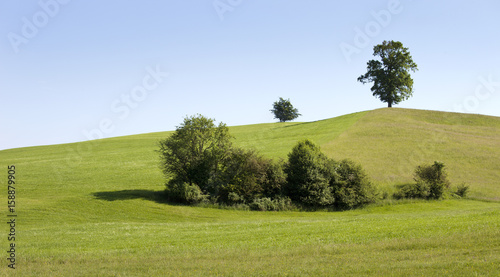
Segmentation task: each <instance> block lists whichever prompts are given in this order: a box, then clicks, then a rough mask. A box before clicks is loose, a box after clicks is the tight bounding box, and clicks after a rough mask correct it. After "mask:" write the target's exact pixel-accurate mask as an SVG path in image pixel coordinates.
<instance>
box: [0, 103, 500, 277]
mask: <svg viewBox="0 0 500 277" xmlns="http://www.w3.org/2000/svg"><path fill="white" fill-rule="evenodd" d="M218 120H223V119H218ZM230 132H231V134H233V135H234V137H235V140H234V143H235V144H237V145H239V146H243V147H248V148H254V149H256V150H258V151H259V152H260V153H262V154H263V155H265V156H267V157H272V158H276V159H278V158H286V154H287V153H288V152H289V151H290V150H291V148H292V147H293V145H294V144H295V143H296V142H297V141H298V140H300V139H303V138H308V139H311V140H313V141H315V142H316V143H317V144H319V145H320V146H321V147H322V150H323V151H324V152H325V153H326V154H327V155H328V156H330V157H332V158H335V159H343V158H351V159H353V160H355V161H357V162H359V163H361V164H362V165H363V167H364V168H365V169H366V171H367V172H368V174H369V175H370V176H371V177H372V179H373V181H374V183H375V184H376V185H377V186H378V187H379V188H380V189H381V190H382V191H384V192H387V193H391V192H392V191H393V190H394V185H397V184H403V183H407V182H410V181H411V180H412V172H413V170H414V168H415V166H417V165H418V164H421V163H432V162H433V161H434V160H439V161H442V162H444V163H445V164H446V165H447V168H448V172H449V175H450V180H451V181H452V183H453V184H455V185H458V184H460V183H462V182H464V183H466V184H468V185H469V186H470V188H471V191H470V198H469V199H447V200H441V201H417V200H403V201H395V200H391V199H386V200H381V201H380V202H379V203H377V204H373V205H370V206H367V207H364V208H362V209H358V210H352V211H344V212H328V211H316V212H305V211H289V212H253V211H243V210H234V209H229V208H228V209H218V208H211V207H189V206H183V205H176V204H172V203H167V202H165V201H164V198H163V196H162V191H163V189H164V183H165V180H164V178H163V176H162V174H161V171H160V170H159V167H158V163H159V159H158V154H157V153H156V152H155V149H156V148H157V141H158V140H159V139H162V138H165V137H166V136H168V135H169V132H162V133H151V134H142V135H134V136H126V137H116V138H109V139H103V140H96V141H87V142H81V143H73V144H63V145H51V146H39V147H28V148H19V149H10V150H3V151H0V161H1V162H0V164H1V165H2V167H3V168H4V170H2V172H0V184H1V185H2V186H3V187H6V186H7V166H8V165H15V166H16V175H15V176H16V200H17V201H16V213H17V216H18V217H17V226H16V253H17V255H16V269H15V270H12V269H10V268H8V267H7V265H8V261H7V260H6V258H7V253H6V251H7V250H8V243H9V242H8V241H7V235H5V236H4V239H3V242H2V243H1V244H0V246H1V248H3V249H4V251H3V253H4V255H5V258H2V263H1V268H0V274H1V275H3V276H146V275H148V276H149V275H153V276H155V275H163V276H210V275H215V276H217V275H219V276H262V275H271V276H272V275H274V276H304V275H309V276H318V275H319V276H332V275H335V276H337V275H338V276H358V275H374V276H380V275H383V276H443V275H453V276H498V275H499V274H500V267H499V266H498V264H500V202H499V201H500V163H499V162H498V161H499V160H498V157H500V118H497V117H488V116H480V115H466V114H454V113H442V112H433V111H421V110H406V109H394V108H392V109H380V110H373V111H366V112H360V113H355V114H350V115H345V116H341V117H337V118H332V119H328V120H322V121H317V122H308V123H300V122H291V123H272V124H256V125H248V126H236V127H230ZM4 197H5V202H4V203H5V204H4V205H5V208H2V216H3V217H4V218H6V214H7V209H6V208H7V205H6V201H7V193H5V194H4ZM5 225H6V224H5ZM3 230H4V231H3V233H4V234H6V233H7V232H8V226H4V227H3Z"/></svg>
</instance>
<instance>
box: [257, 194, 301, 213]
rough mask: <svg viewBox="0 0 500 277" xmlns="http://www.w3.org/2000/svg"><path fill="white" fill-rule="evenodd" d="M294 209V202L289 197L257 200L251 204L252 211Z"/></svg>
mask: <svg viewBox="0 0 500 277" xmlns="http://www.w3.org/2000/svg"><path fill="white" fill-rule="evenodd" d="M292 208H293V205H292V200H291V199H290V198H288V197H282V198H276V199H273V200H271V198H269V197H264V198H257V199H255V200H254V201H253V202H252V203H251V204H250V209H251V210H254V211H286V210H290V209H292Z"/></svg>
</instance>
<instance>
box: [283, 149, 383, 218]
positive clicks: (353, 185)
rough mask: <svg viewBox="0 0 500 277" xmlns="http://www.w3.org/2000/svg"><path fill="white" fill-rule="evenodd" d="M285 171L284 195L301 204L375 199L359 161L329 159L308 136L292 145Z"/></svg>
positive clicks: (351, 204)
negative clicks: (306, 138) (307, 138)
mask: <svg viewBox="0 0 500 277" xmlns="http://www.w3.org/2000/svg"><path fill="white" fill-rule="evenodd" d="M285 173H286V174H287V183H286V186H285V192H286V195H288V196H289V197H290V198H291V199H292V200H294V201H297V202H299V203H302V204H305V205H310V206H333V207H336V208H339V209H352V208H355V207H358V206H361V205H364V204H368V203H371V202H374V201H375V199H376V195H377V192H376V190H375V187H374V186H373V185H372V184H371V182H370V180H369V178H368V176H367V175H366V173H365V172H364V170H363V169H362V167H361V166H360V165H357V164H356V163H354V162H353V161H350V160H343V161H340V162H336V161H334V160H332V159H329V158H328V157H326V155H324V154H323V153H322V152H321V150H320V149H319V147H318V146H316V145H314V144H313V143H312V142H311V141H309V140H304V141H300V142H299V143H298V144H297V145H296V146H295V147H294V148H293V149H292V152H291V153H290V154H289V155H288V163H287V164H286V165H285Z"/></svg>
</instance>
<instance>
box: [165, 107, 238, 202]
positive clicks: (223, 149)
mask: <svg viewBox="0 0 500 277" xmlns="http://www.w3.org/2000/svg"><path fill="white" fill-rule="evenodd" d="M231 138H232V137H231V136H230V135H229V129H228V128H227V127H226V125H225V124H223V123H220V124H219V125H218V126H216V125H215V123H214V120H213V119H209V118H206V117H204V116H201V115H197V116H191V117H186V118H185V119H184V122H183V123H182V124H181V126H179V127H177V129H176V130H175V132H174V133H173V134H172V135H171V136H170V137H168V138H166V139H164V140H161V141H159V148H160V149H159V150H158V152H159V154H160V159H161V164H160V166H161V168H162V170H163V173H164V174H165V177H166V178H167V180H169V182H170V181H172V182H173V183H174V184H182V183H187V184H190V185H196V186H198V188H199V189H201V191H202V192H203V194H214V193H216V184H215V181H216V179H217V177H218V176H217V173H218V172H217V170H218V168H219V167H220V164H221V161H223V160H224V159H225V158H226V157H227V155H228V154H229V152H230V150H231V145H232V144H231ZM171 186H172V185H171ZM181 194H182V193H181Z"/></svg>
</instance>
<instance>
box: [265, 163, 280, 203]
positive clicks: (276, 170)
mask: <svg viewBox="0 0 500 277" xmlns="http://www.w3.org/2000/svg"><path fill="white" fill-rule="evenodd" d="M284 167H285V162H284V161H283V160H279V161H278V162H275V161H273V160H269V163H268V164H267V168H266V178H265V180H264V181H263V182H262V193H263V195H264V196H265V197H270V198H275V197H279V196H281V195H283V193H284V189H285V187H286V173H285V171H284Z"/></svg>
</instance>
